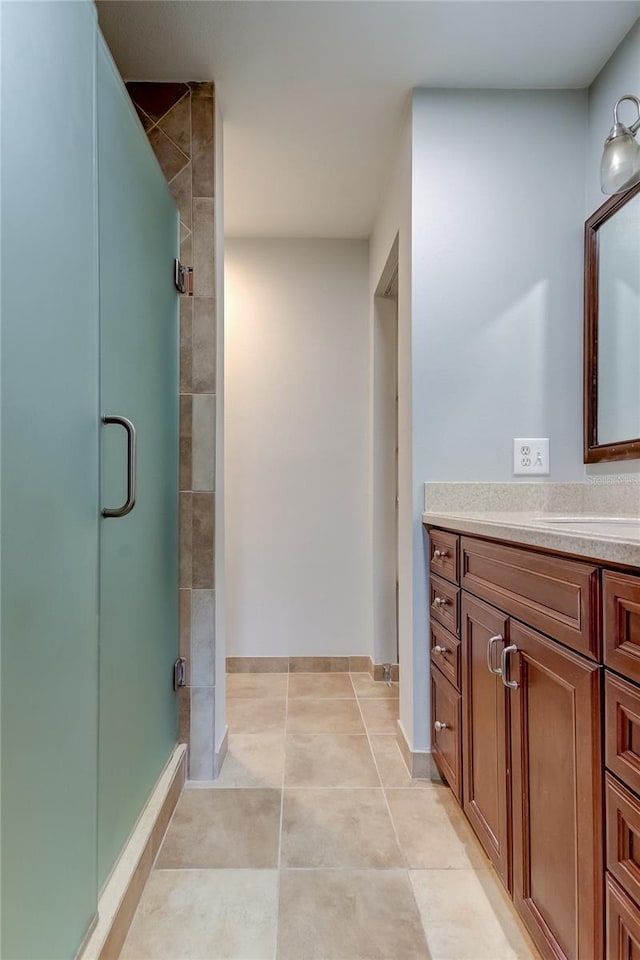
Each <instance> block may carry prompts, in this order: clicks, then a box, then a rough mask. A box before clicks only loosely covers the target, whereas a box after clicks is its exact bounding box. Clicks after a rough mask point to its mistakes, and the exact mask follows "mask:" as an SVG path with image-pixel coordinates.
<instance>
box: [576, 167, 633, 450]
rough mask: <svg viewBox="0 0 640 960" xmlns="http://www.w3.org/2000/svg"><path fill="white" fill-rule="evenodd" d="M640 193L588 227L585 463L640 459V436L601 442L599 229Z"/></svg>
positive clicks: (615, 202)
mask: <svg viewBox="0 0 640 960" xmlns="http://www.w3.org/2000/svg"><path fill="white" fill-rule="evenodd" d="M638 193H640V183H638V184H637V185H636V186H635V187H631V189H630V190H627V191H626V193H620V194H616V195H615V196H613V197H611V198H610V199H609V200H607V201H606V202H605V203H603V204H602V206H601V207H598V209H597V210H596V212H595V213H593V214H592V215H591V216H590V217H589V219H588V220H587V221H586V223H585V225H584V387H583V421H584V462H585V463H600V462H601V461H603V460H634V459H640V437H638V438H637V439H635V440H621V441H618V442H616V443H598V230H599V229H600V227H601V226H602V224H603V223H606V222H607V220H609V219H611V217H612V216H613V215H614V213H617V212H618V210H619V209H620V208H621V207H623V206H624V205H625V203H628V202H629V200H632V199H633V197H635V196H636V195H637V194H638Z"/></svg>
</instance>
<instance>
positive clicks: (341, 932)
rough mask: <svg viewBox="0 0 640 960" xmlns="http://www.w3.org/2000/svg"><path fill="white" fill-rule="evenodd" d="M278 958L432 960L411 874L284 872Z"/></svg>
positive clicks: (348, 871) (323, 871)
mask: <svg viewBox="0 0 640 960" xmlns="http://www.w3.org/2000/svg"><path fill="white" fill-rule="evenodd" d="M356 905H357V909H356ZM310 924H311V925H312V926H311V930H312V931H313V933H312V935H310ZM277 956H278V960H301V958H304V960H327V958H334V960H335V958H339V960H371V958H372V957H378V958H382V957H389V958H390V957H393V960H429V951H428V949H427V944H426V941H425V937H424V931H423V929H422V924H421V923H420V915H419V913H418V909H417V907H416V903H415V899H414V897H413V891H412V889H411V884H410V883H409V878H408V876H407V872H406V871H405V870H304V871H291V870H284V871H282V876H281V880H280V922H279V927H278V954H277Z"/></svg>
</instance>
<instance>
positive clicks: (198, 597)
mask: <svg viewBox="0 0 640 960" xmlns="http://www.w3.org/2000/svg"><path fill="white" fill-rule="evenodd" d="M214 651H215V596H214V592H213V590H192V591H191V680H190V682H191V683H192V684H193V686H194V687H212V686H214V685H215V666H214Z"/></svg>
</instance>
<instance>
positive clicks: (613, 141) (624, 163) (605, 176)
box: [600, 93, 640, 194]
mask: <svg viewBox="0 0 640 960" xmlns="http://www.w3.org/2000/svg"><path fill="white" fill-rule="evenodd" d="M623 100H631V101H632V102H633V103H635V105H636V110H637V111H638V117H637V119H636V121H635V122H634V123H632V124H631V126H629V127H627V126H625V125H624V123H620V121H619V120H618V107H619V105H620V104H621V103H622V101H623ZM613 121H614V122H613V127H612V128H611V133H610V134H609V136H608V137H607V139H606V140H605V142H604V152H603V154H602V163H601V164H600V185H601V187H602V192H603V193H607V194H610V193H624V192H625V190H628V189H629V188H630V187H633V186H635V184H636V183H640V144H639V143H638V141H637V140H636V137H635V135H636V133H637V132H638V130H640V98H638V97H634V96H633V94H631V93H627V94H625V96H624V97H620V99H619V100H618V102H617V103H616V105H615V107H614V108H613Z"/></svg>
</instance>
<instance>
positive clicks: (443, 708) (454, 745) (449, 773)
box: [431, 668, 462, 803]
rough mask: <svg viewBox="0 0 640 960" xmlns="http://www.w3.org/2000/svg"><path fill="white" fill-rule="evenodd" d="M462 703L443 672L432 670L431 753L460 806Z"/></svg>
mask: <svg viewBox="0 0 640 960" xmlns="http://www.w3.org/2000/svg"><path fill="white" fill-rule="evenodd" d="M460 700H461V697H460V694H459V693H458V691H457V690H456V689H455V688H454V687H452V686H451V684H450V683H449V681H448V680H447V679H446V678H445V677H444V675H443V674H442V673H440V671H439V670H436V669H435V668H434V669H432V671H431V725H432V738H433V739H432V741H431V750H432V754H433V758H434V760H435V761H436V763H437V764H438V767H439V768H440V770H441V771H442V774H443V775H444V777H445V779H446V781H447V783H448V784H449V786H450V787H451V790H452V792H453V794H454V796H455V798H456V800H457V801H458V803H460V802H461V801H462V771H461V769H460V749H461V744H462V738H461V736H460Z"/></svg>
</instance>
